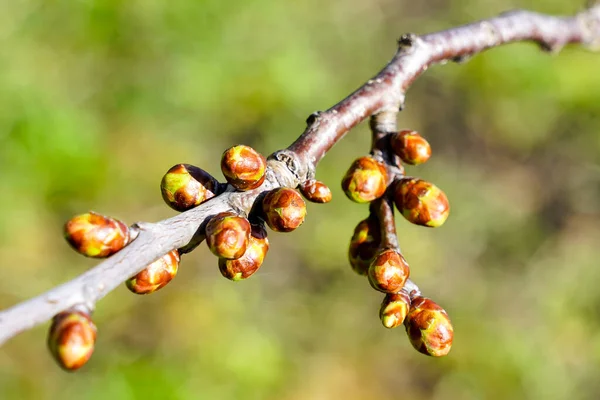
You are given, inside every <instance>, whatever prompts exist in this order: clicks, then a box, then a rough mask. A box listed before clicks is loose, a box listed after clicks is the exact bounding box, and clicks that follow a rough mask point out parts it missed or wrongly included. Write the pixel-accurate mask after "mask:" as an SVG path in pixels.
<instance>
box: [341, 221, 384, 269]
mask: <svg viewBox="0 0 600 400" xmlns="http://www.w3.org/2000/svg"><path fill="white" fill-rule="evenodd" d="M380 243H381V228H380V226H379V222H378V221H377V219H376V218H375V217H369V218H367V219H364V220H362V221H360V222H359V223H358V225H357V226H356V228H354V234H353V235H352V239H350V248H349V249H348V259H349V261H350V266H352V269H353V270H354V272H356V273H357V274H359V275H367V272H368V271H369V266H370V265H371V261H373V257H375V254H377V250H379V245H380Z"/></svg>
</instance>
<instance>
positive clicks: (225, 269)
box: [219, 224, 269, 281]
mask: <svg viewBox="0 0 600 400" xmlns="http://www.w3.org/2000/svg"><path fill="white" fill-rule="evenodd" d="M268 250H269V239H268V238H267V231H266V229H265V227H264V226H263V225H262V224H260V225H259V224H257V225H254V224H253V225H252V233H251V234H250V241H249V242H248V246H247V247H246V252H245V253H244V255H243V256H241V257H240V258H238V259H237V260H226V259H224V258H219V271H221V274H222V275H223V276H224V277H225V278H227V279H231V280H232V281H240V280H242V279H246V278H248V277H250V276H251V275H252V274H254V273H255V272H256V271H257V270H258V269H259V268H260V266H261V265H262V263H263V261H264V259H265V256H266V255H267V251H268Z"/></svg>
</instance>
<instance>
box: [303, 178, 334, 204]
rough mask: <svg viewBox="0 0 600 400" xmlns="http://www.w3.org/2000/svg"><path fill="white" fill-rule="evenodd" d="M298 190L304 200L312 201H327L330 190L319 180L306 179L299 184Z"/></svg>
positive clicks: (329, 199) (329, 197)
mask: <svg viewBox="0 0 600 400" xmlns="http://www.w3.org/2000/svg"><path fill="white" fill-rule="evenodd" d="M300 192H301V193H302V195H303V196H304V197H306V200H308V201H312V202H313V203H329V202H330V201H331V190H330V189H329V188H328V187H327V185H325V184H324V183H323V182H321V181H316V180H314V179H311V180H308V181H306V182H304V183H302V184H301V185H300Z"/></svg>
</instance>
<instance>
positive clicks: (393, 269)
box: [369, 249, 410, 293]
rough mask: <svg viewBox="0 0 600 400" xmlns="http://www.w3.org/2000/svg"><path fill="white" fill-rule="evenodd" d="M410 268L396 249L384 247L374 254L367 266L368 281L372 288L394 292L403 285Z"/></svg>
mask: <svg viewBox="0 0 600 400" xmlns="http://www.w3.org/2000/svg"><path fill="white" fill-rule="evenodd" d="M409 273H410V268H409V267H408V263H407V262H406V260H405V259H404V257H402V254H400V253H399V252H398V251H396V250H393V249H385V250H383V251H382V252H380V253H379V254H377V255H376V256H375V258H374V259H373V261H372V262H371V265H370V266H369V282H370V283H371V286H373V289H375V290H379V291H380V292H384V293H396V292H399V291H400V289H402V288H403V287H404V284H405V283H406V280H407V279H408V275H409Z"/></svg>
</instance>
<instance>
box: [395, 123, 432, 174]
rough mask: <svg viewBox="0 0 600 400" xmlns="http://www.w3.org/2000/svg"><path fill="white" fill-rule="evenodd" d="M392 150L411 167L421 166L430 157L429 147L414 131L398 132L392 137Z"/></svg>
mask: <svg viewBox="0 0 600 400" xmlns="http://www.w3.org/2000/svg"><path fill="white" fill-rule="evenodd" d="M390 144H391V146H392V150H393V151H394V153H396V154H397V155H398V156H399V157H400V159H401V160H402V161H404V162H405V163H407V164H411V165H418V164H423V163H424V162H425V161H427V160H429V157H431V146H430V145H429V142H427V140H425V138H423V137H422V136H421V135H419V133H418V132H416V131H410V130H406V131H400V132H396V133H394V134H393V135H392V137H391V140H390Z"/></svg>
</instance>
